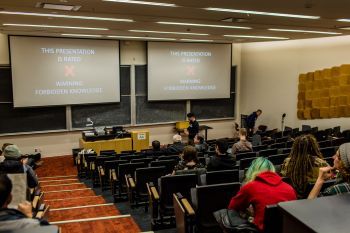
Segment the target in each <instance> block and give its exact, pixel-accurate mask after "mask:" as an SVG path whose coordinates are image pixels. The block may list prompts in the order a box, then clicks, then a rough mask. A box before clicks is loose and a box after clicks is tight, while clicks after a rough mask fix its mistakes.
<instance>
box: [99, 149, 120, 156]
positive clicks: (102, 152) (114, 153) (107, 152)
mask: <svg viewBox="0 0 350 233" xmlns="http://www.w3.org/2000/svg"><path fill="white" fill-rule="evenodd" d="M116 154H117V152H115V150H101V151H100V155H116Z"/></svg>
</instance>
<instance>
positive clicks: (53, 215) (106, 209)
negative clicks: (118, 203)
mask: <svg viewBox="0 0 350 233" xmlns="http://www.w3.org/2000/svg"><path fill="white" fill-rule="evenodd" d="M116 215H120V213H119V211H118V210H117V209H116V208H115V206H114V205H113V204H110V205H103V206H93V207H84V208H72V207H70V209H65V210H56V211H54V210H50V214H49V221H50V222H55V221H66V220H75V219H86V218H98V217H106V216H116Z"/></svg>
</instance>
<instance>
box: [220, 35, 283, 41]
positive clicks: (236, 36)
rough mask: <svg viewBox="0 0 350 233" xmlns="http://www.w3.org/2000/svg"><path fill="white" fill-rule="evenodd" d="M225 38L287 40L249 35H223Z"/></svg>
mask: <svg viewBox="0 0 350 233" xmlns="http://www.w3.org/2000/svg"><path fill="white" fill-rule="evenodd" d="M224 36H226V37H235V38H257V39H272V40H288V39H289V38H287V37H275V36H250V35H224Z"/></svg>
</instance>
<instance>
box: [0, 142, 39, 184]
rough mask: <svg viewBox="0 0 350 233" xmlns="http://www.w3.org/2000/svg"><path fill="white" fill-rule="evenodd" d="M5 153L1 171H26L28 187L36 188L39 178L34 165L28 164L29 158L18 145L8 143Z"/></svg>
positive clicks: (0, 167) (0, 164)
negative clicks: (33, 167) (23, 154)
mask: <svg viewBox="0 0 350 233" xmlns="http://www.w3.org/2000/svg"><path fill="white" fill-rule="evenodd" d="M3 155H4V157H5V160H4V161H3V162H2V163H0V173H5V174H8V173H26V174H27V184H28V187H29V188H35V187H36V186H37V185H38V178H37V176H36V174H35V172H34V170H33V169H32V167H30V166H29V165H28V158H26V157H24V156H22V153H21V151H20V150H19V148H18V147H17V146H16V145H8V146H7V147H6V148H5V149H4V151H3Z"/></svg>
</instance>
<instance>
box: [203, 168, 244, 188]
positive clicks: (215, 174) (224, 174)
mask: <svg viewBox="0 0 350 233" xmlns="http://www.w3.org/2000/svg"><path fill="white" fill-rule="evenodd" d="M205 177H206V185H211V184H222V183H233V182H239V170H222V171H211V172H207V173H206V174H205Z"/></svg>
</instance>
